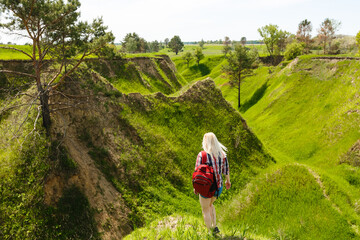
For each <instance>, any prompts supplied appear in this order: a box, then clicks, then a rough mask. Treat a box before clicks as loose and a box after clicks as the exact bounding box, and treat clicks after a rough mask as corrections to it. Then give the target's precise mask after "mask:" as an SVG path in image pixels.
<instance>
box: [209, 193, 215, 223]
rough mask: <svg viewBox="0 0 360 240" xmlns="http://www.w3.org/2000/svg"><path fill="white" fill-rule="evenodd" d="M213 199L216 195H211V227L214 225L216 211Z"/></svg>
mask: <svg viewBox="0 0 360 240" xmlns="http://www.w3.org/2000/svg"><path fill="white" fill-rule="evenodd" d="M215 200H216V197H212V198H211V204H210V215H211V227H212V228H215V227H216V211H215V206H214V202H215Z"/></svg>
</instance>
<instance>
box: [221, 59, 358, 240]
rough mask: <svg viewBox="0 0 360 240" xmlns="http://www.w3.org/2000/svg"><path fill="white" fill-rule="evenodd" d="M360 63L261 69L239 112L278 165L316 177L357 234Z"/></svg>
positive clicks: (312, 62)
mask: <svg viewBox="0 0 360 240" xmlns="http://www.w3.org/2000/svg"><path fill="white" fill-rule="evenodd" d="M359 64H360V63H359V61H358V60H356V59H331V58H330V59H329V58H316V57H315V58H313V57H311V56H310V57H301V58H300V59H296V60H294V61H293V62H291V63H284V64H282V65H280V66H278V67H276V68H273V67H271V68H268V67H262V68H259V69H257V70H256V71H255V74H254V75H253V76H252V77H249V78H247V79H245V81H244V83H243V84H242V91H241V96H242V107H241V109H240V111H241V112H242V115H243V116H244V117H245V119H246V120H247V121H248V124H249V126H250V127H251V128H252V129H253V130H254V132H255V133H256V134H257V136H259V138H260V139H261V140H262V141H263V142H264V145H265V146H266V147H267V148H268V149H269V151H270V152H271V153H272V155H273V156H274V157H275V159H276V160H277V161H279V162H280V163H281V164H280V165H283V164H285V165H286V164H288V163H292V162H301V163H303V164H306V165H307V166H311V168H312V169H313V170H314V172H317V174H318V175H319V180H320V181H321V182H322V186H323V187H324V190H325V193H326V194H327V195H329V199H330V201H331V202H332V204H333V205H335V206H337V209H338V212H340V213H341V215H342V216H343V217H345V219H346V220H347V222H348V224H349V225H352V226H353V228H354V229H357V228H358V226H359V215H358V207H357V206H358V199H359V198H360V191H359V184H358V183H359V176H360V175H359V170H358V168H357V167H353V166H358V165H357V161H358V159H359V158H358V150H357V149H358V147H357V146H358V145H357V143H356V142H357V140H358V139H359V135H360V132H359V124H358V122H359V114H358V112H359V110H358V109H359V101H360V100H359V95H358V88H359V77H360V75H359V73H358V69H359ZM216 82H217V83H218V84H219V85H221V89H222V92H223V94H224V97H225V98H226V99H228V100H229V101H230V102H231V103H232V104H233V106H236V104H237V102H236V90H235V89H232V88H231V87H230V86H228V85H227V84H226V80H224V79H220V78H218V79H216ZM340 163H350V164H349V165H347V164H340ZM350 165H352V166H350ZM269 173H271V172H269ZM293 175H294V176H296V172H295V171H294V172H293ZM299 179H300V178H299ZM289 181H290V180H289ZM301 201H304V199H302V200H301ZM319 204H320V203H319ZM320 205H321V204H320ZM259 207H260V206H259ZM261 208H262V207H260V209H261ZM307 208H309V207H305V206H303V207H301V208H299V209H307ZM294 218H295V219H296V215H295V216H294ZM333 218H334V219H335V218H336V217H333ZM328 224H332V223H330V222H329V223H328ZM337 226H341V224H340V225H337ZM285 228H286V227H285ZM290 229H291V232H292V234H295V235H297V233H294V231H295V232H296V230H294V228H293V227H291V228H290ZM295 229H296V228H295ZM340 229H341V228H340ZM314 231H319V232H320V233H321V232H322V235H321V236H326V234H325V231H321V230H320V229H317V230H314ZM344 232H346V231H344ZM305 236H306V234H305ZM300 238H302V237H300ZM348 238H350V237H348ZM325 239H326V238H325Z"/></svg>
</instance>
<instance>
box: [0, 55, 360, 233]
mask: <svg viewBox="0 0 360 240" xmlns="http://www.w3.org/2000/svg"><path fill="white" fill-rule="evenodd" d="M173 62H174V63H173ZM173 62H171V61H170V60H169V59H168V58H166V57H159V56H152V57H151V58H145V57H135V58H131V59H126V60H122V61H118V60H117V61H106V62H105V61H100V62H96V60H90V61H88V62H87V63H86V64H83V65H82V67H81V68H80V69H79V71H78V72H77V74H76V76H73V77H72V79H68V80H67V81H66V83H65V85H63V87H62V89H60V90H61V92H62V95H59V94H58V95H54V96H53V97H52V101H53V102H54V103H60V102H62V104H67V105H71V106H76V107H75V108H71V109H63V110H60V111H56V112H54V113H53V115H52V117H53V129H52V136H51V140H50V139H48V138H46V136H44V135H43V134H40V135H34V138H28V137H27V138H25V136H26V135H27V133H28V132H30V131H32V129H33V121H34V119H35V118H36V112H35V111H33V112H32V114H31V115H30V117H29V121H28V123H27V124H26V125H24V131H23V135H22V137H20V138H19V141H12V140H11V134H10V133H11V131H9V129H10V130H11V128H12V123H13V122H14V119H16V118H17V117H19V116H21V114H23V113H21V112H20V110H18V111H13V112H7V113H6V114H4V115H2V116H1V120H0V127H1V130H2V131H1V134H2V135H1V138H0V139H1V142H0V143H1V146H4V147H2V148H0V149H1V151H0V164H1V170H0V174H1V184H0V186H1V188H0V189H1V195H0V196H1V197H0V198H1V201H0V203H1V205H0V227H1V228H0V230H1V231H0V236H1V237H4V238H5V239H6V238H9V239H10V238H17V237H19V236H26V237H25V238H28V239H32V238H57V239H69V238H76V239H85V238H86V239H88V238H89V237H93V238H101V239H111V238H122V237H124V236H126V239H145V238H146V239H160V238H164V239H171V238H173V239H213V237H212V236H210V235H208V233H207V230H206V228H205V226H204V223H203V220H202V216H201V212H200V205H199V203H198V200H197V197H196V196H195V195H194V194H193V193H192V187H191V182H190V180H189V179H190V177H191V173H192V171H193V166H194V162H195V157H196V155H197V153H198V152H199V151H200V150H201V140H202V136H203V134H204V133H206V132H209V131H212V132H214V133H215V134H216V135H217V136H218V138H219V140H220V141H221V142H222V143H223V144H224V145H225V146H227V147H228V149H229V155H228V156H229V160H230V166H231V179H232V184H233V186H232V189H231V190H230V191H225V192H224V193H223V194H222V196H221V199H220V200H219V201H217V202H216V208H217V213H218V222H219V226H220V229H221V235H220V238H222V239H243V238H245V237H246V239H358V238H359V225H360V218H359V212H360V210H359V199H360V193H359V189H358V187H359V184H360V174H359V172H358V166H359V164H358V163H359V154H358V152H359V150H358V149H360V146H359V145H360V144H359V142H358V141H357V140H358V139H359V125H358V122H359V119H358V118H359V115H358V113H359V111H360V110H358V105H359V100H358V93H357V89H358V87H359V86H358V84H359V81H358V78H359V74H358V71H357V69H358V68H359V61H357V60H354V59H328V58H316V57H314V56H307V57H301V58H299V59H297V60H294V61H293V62H283V63H282V64H281V65H279V66H277V67H267V66H261V67H259V68H258V69H256V70H255V72H254V74H253V76H251V77H248V78H246V79H245V81H244V82H243V84H242V92H241V97H242V107H241V108H240V109H239V111H237V110H235V109H234V108H233V107H231V105H233V106H236V105H237V103H236V96H237V92H236V90H235V89H233V88H231V86H230V85H229V84H228V80H227V78H226V76H224V75H222V74H221V66H222V64H224V63H225V60H224V58H223V57H222V56H221V55H216V54H212V55H208V56H206V58H205V59H204V60H202V61H201V62H200V65H199V66H197V65H196V63H195V62H190V66H189V67H188V66H187V64H186V63H185V61H184V60H182V59H181V56H178V57H173ZM175 66H176V69H177V71H176V69H175ZM16 67H18V65H16ZM207 77H211V78H213V79H214V81H215V83H214V82H213V81H212V80H210V79H207V80H202V79H204V78H207ZM4 79H5V80H4ZM200 80H201V81H200ZM1 82H6V76H5V78H4V76H2V78H1ZM218 87H219V88H218ZM220 89H221V90H220ZM29 91H31V88H30V89H29ZM64 96H66V98H64ZM75 96H76V97H75ZM24 98H26V96H23V97H22V98H17V99H16V101H19V102H22V101H25V100H26V99H24ZM224 98H225V99H227V100H228V101H229V102H227V101H225V99H224ZM63 101H65V103H64V102H63ZM2 102H6V100H5V99H2ZM59 107H60V105H59V106H57V108H59ZM54 108H56V105H54ZM23 111H24V110H23ZM239 112H240V114H241V115H240V114H239ZM242 117H244V118H245V119H246V122H245V121H244V120H243V118H242ZM247 126H249V127H250V129H251V130H249V128H248V127H247ZM38 127H39V128H41V127H40V126H38ZM253 132H254V133H255V134H256V135H257V136H258V137H259V139H260V140H261V141H259V139H258V138H257V136H255V135H254V134H253ZM261 142H263V143H264V145H263V144H262V143H261ZM19 149H20V150H19ZM269 153H270V154H271V155H272V156H273V157H274V158H273V157H271V156H270V155H269ZM275 162H276V163H275ZM274 163H275V164H274ZM29 186H31V187H29ZM15 192H16V194H14V193H15ZM29 206H31V207H29ZM23 216H25V217H23ZM79 216H81V217H79ZM74 226H76V227H74ZM129 233H131V234H129ZM1 234H2V235H1ZM44 236H45V237H44Z"/></svg>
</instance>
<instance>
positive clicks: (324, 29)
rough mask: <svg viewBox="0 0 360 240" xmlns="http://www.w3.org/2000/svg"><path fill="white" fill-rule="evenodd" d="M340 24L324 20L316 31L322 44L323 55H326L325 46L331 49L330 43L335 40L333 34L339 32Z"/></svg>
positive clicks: (335, 21) (331, 20)
mask: <svg viewBox="0 0 360 240" xmlns="http://www.w3.org/2000/svg"><path fill="white" fill-rule="evenodd" d="M340 25H341V22H339V21H337V20H334V19H329V18H326V19H325V20H324V21H323V22H322V23H321V25H320V28H319V29H318V37H319V39H320V41H321V42H322V44H323V47H324V54H326V45H327V44H329V49H330V48H331V41H332V40H333V39H334V38H335V33H336V32H337V31H338V30H339V28H340Z"/></svg>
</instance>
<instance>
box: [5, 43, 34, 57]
mask: <svg viewBox="0 0 360 240" xmlns="http://www.w3.org/2000/svg"><path fill="white" fill-rule="evenodd" d="M1 46H2V47H13V48H17V49H20V50H22V51H24V52H26V53H28V54H30V55H31V53H32V47H31V46H30V45H1ZM0 59H2V60H30V58H29V57H28V56H26V55H25V54H24V53H21V52H19V51H16V50H12V49H3V48H0Z"/></svg>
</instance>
